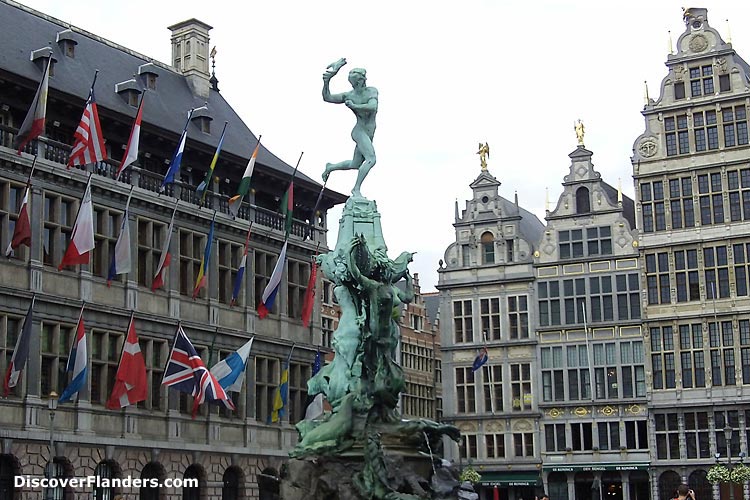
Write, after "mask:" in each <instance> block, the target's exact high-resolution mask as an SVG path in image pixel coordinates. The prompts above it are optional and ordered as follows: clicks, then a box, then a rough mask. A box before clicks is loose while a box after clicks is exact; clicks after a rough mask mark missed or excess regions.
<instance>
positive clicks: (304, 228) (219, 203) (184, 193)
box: [0, 125, 324, 239]
mask: <svg viewBox="0 0 750 500" xmlns="http://www.w3.org/2000/svg"><path fill="white" fill-rule="evenodd" d="M15 132H17V130H16V129H13V128H10V127H7V126H5V125H0V146H2V147H4V148H8V149H12V148H13V140H14V138H15ZM70 150H71V147H70V146H68V145H67V144H63V143H60V142H57V141H54V140H52V139H49V138H46V137H40V138H39V139H38V140H34V141H31V142H30V143H28V144H26V146H25V147H24V148H23V152H25V153H29V154H31V155H34V154H40V155H41V156H42V157H44V158H45V159H47V160H49V161H51V162H54V163H60V164H63V165H66V164H67V162H68V158H69V157H70ZM119 165H120V162H118V161H115V160H110V159H108V160H105V161H102V162H97V163H95V164H93V165H89V166H86V167H80V166H76V167H74V168H78V169H81V170H85V171H87V172H93V173H94V174H95V175H99V176H102V177H106V178H109V179H111V180H112V182H122V183H124V184H131V185H134V186H138V187H139V188H141V189H144V190H146V191H151V192H154V193H159V189H160V187H161V184H162V182H163V180H164V176H163V175H161V174H157V173H155V172H151V171H149V170H145V169H142V168H139V167H136V166H130V167H128V168H127V169H126V170H125V171H124V172H123V173H122V175H121V176H120V179H119V180H116V178H117V169H118V168H119ZM161 194H164V195H166V196H171V197H175V198H179V199H180V200H182V201H184V202H186V203H190V204H192V205H197V206H201V205H202V206H204V207H207V208H210V209H214V210H216V211H217V212H219V213H223V214H227V215H228V216H230V217H231V216H232V214H231V212H230V211H229V196H227V195H223V194H219V193H214V192H213V191H209V192H208V193H206V196H205V198H204V202H203V203H202V204H201V202H200V197H199V196H198V194H197V190H196V187H195V186H193V185H191V184H187V183H184V182H180V181H178V182H175V183H173V184H169V185H167V186H166V187H165V190H164V192H163V193H161ZM237 218H238V219H244V220H247V221H253V223H255V224H259V225H261V226H265V227H268V228H271V229H276V230H278V231H284V216H283V215H281V214H280V213H278V212H274V211H273V210H269V209H267V208H263V207H259V206H256V205H253V204H250V203H247V202H244V201H243V202H242V206H241V207H240V209H239V211H238V213H237ZM316 229H317V231H321V230H323V231H324V229H322V228H320V227H316ZM310 232H311V231H310V224H308V223H307V222H305V221H301V220H298V219H293V220H292V229H291V234H293V235H294V236H297V237H299V238H303V239H304V238H305V237H310V236H311V235H310Z"/></svg>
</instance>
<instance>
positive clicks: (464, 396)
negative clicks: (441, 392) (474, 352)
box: [456, 367, 477, 413]
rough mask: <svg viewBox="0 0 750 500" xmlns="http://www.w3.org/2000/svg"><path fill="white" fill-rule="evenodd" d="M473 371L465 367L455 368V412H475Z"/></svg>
mask: <svg viewBox="0 0 750 500" xmlns="http://www.w3.org/2000/svg"><path fill="white" fill-rule="evenodd" d="M476 411H477V404H476V394H475V386H474V372H473V371H472V369H471V368H470V367H469V368H466V367H460V368H456V413H476Z"/></svg>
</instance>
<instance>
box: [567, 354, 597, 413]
mask: <svg viewBox="0 0 750 500" xmlns="http://www.w3.org/2000/svg"><path fill="white" fill-rule="evenodd" d="M567 357H568V359H567V361H568V363H567V364H568V399H570V400H571V401H576V400H586V399H590V398H591V371H590V369H589V356H588V350H587V349H586V346H585V345H579V346H575V345H569V346H567Z"/></svg>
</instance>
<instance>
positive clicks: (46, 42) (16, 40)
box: [0, 0, 346, 202]
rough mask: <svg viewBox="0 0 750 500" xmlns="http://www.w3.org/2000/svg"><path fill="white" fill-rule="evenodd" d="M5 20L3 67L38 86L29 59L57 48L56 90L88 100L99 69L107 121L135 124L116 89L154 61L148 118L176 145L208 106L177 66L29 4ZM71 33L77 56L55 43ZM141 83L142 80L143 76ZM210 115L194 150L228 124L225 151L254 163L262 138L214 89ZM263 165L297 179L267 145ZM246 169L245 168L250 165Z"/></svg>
mask: <svg viewBox="0 0 750 500" xmlns="http://www.w3.org/2000/svg"><path fill="white" fill-rule="evenodd" d="M0 20H2V21H0V23H1V28H0V47H2V50H0V68H2V70H4V71H7V72H9V73H13V74H15V75H18V76H20V77H23V78H25V79H28V80H30V81H31V82H33V83H31V84H30V86H33V87H36V86H37V85H38V82H39V79H40V77H41V70H40V69H39V66H37V65H36V64H35V63H34V62H32V61H31V60H30V57H29V56H30V53H31V52H32V51H33V50H37V49H40V48H42V47H47V46H49V47H51V48H52V51H53V58H54V59H55V60H56V61H57V63H56V64H55V67H54V76H52V77H50V88H51V89H55V90H57V91H59V92H62V93H65V94H70V95H72V96H76V97H78V98H80V99H81V100H82V101H85V100H86V98H87V97H88V93H89V88H90V86H91V81H92V79H93V77H94V72H95V70H97V69H98V70H99V75H98V77H97V81H96V88H95V91H96V101H97V104H98V106H99V113H100V115H101V116H102V121H104V119H105V117H106V115H107V111H106V110H111V111H114V112H116V113H120V114H122V115H125V116H127V118H126V119H125V121H130V120H132V118H133V117H134V116H135V109H134V108H133V107H132V106H130V105H129V104H128V103H127V102H125V100H124V99H123V98H122V97H121V96H119V95H118V94H117V93H115V90H114V89H115V85H116V84H118V83H121V82H125V81H127V80H130V79H132V78H133V74H137V73H138V67H139V66H141V65H143V64H148V63H152V65H151V66H150V69H153V71H155V72H156V73H157V74H158V78H157V80H156V90H149V91H148V95H147V96H146V102H145V104H144V110H143V120H144V122H146V123H149V124H151V125H154V126H156V127H159V128H161V129H164V130H167V131H170V132H172V133H174V134H175V136H176V137H175V144H176V142H177V137H178V136H179V135H180V134H181V133H182V129H183V127H184V126H185V119H186V118H187V112H188V109H189V108H190V107H199V106H202V105H203V104H204V103H205V102H206V99H204V98H201V97H198V96H195V95H193V93H192V92H191V90H190V87H189V86H188V83H187V80H186V78H185V77H184V76H182V75H181V74H180V73H178V72H176V71H175V70H174V69H173V68H171V67H169V66H166V65H165V64H162V63H160V62H158V61H154V60H153V59H149V58H147V57H146V56H143V55H141V54H138V53H136V52H134V51H132V50H130V49H127V48H125V47H122V46H120V45H117V44H115V43H113V42H110V41H108V40H105V39H103V38H101V37H99V36H96V35H94V34H91V33H88V32H86V31H83V30H80V29H78V28H75V27H71V26H69V25H68V24H66V23H63V22H62V21H59V20H57V19H54V18H52V17H49V16H46V15H45V14H42V13H40V12H37V11H35V10H33V9H30V8H28V7H25V6H23V5H20V4H17V3H15V2H11V1H10V0H0ZM67 29H71V30H72V31H73V32H74V33H75V35H73V37H74V39H75V40H76V41H78V45H77V46H76V48H75V57H74V58H70V57H66V56H65V55H64V54H62V51H61V49H60V47H59V46H58V44H57V43H56V42H55V41H56V39H57V38H56V37H57V33H58V32H61V31H64V30H67ZM136 80H138V81H139V78H138V76H136ZM139 85H141V84H140V82H139ZM103 108H106V109H103ZM208 111H209V114H210V115H211V117H212V118H213V121H214V126H212V127H211V133H210V134H206V133H204V132H201V131H200V129H199V128H198V126H197V125H196V124H195V123H193V124H191V125H190V127H189V129H188V146H189V145H190V142H194V141H197V142H200V143H203V144H206V145H208V146H209V147H210V148H211V149H214V148H215V147H216V146H217V145H218V142H219V136H220V135H221V129H222V126H223V123H224V121H228V122H229V124H230V125H229V127H228V128H227V134H226V137H225V139H224V145H223V147H222V151H224V152H227V153H230V154H233V155H236V156H238V157H240V158H244V159H249V158H250V155H251V154H252V150H253V148H254V147H255V144H256V142H257V137H256V136H255V135H254V134H253V133H252V132H251V131H250V129H249V128H248V127H247V126H246V125H245V123H244V122H243V121H242V119H241V118H240V117H239V115H237V113H236V112H235V111H234V109H232V107H231V106H230V105H229V103H227V101H226V100H225V99H224V97H223V96H222V95H221V94H220V93H219V92H217V91H215V90H213V89H211V90H210V95H209V97H208ZM78 112H79V110H76V113H78ZM75 119H76V120H77V119H78V118H77V117H76V118H75ZM121 119H122V118H121ZM217 124H218V126H216V125H217ZM258 163H259V164H262V165H265V166H267V167H269V168H271V169H273V170H276V171H278V172H279V173H280V174H281V175H280V177H283V176H286V175H291V173H292V171H293V170H294V169H293V168H292V167H291V166H290V165H288V164H287V163H285V162H284V161H282V160H281V159H279V158H278V157H277V156H275V155H274V154H273V153H271V152H270V151H268V150H267V149H266V148H264V147H263V145H262V144H261V148H260V150H259V151H258ZM242 168H243V169H244V165H243V166H242ZM241 174H242V172H238V175H241ZM297 179H299V180H303V181H307V182H308V183H311V184H313V185H314V186H317V188H318V189H320V187H321V185H320V184H319V183H318V182H317V181H315V180H313V179H311V178H309V177H308V176H306V175H304V174H303V173H301V172H297ZM326 194H327V195H328V196H330V197H333V198H334V199H337V200H338V202H342V201H344V200H345V199H346V196H344V195H342V194H340V193H336V192H334V191H331V190H328V189H326Z"/></svg>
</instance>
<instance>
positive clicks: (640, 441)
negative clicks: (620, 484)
mask: <svg viewBox="0 0 750 500" xmlns="http://www.w3.org/2000/svg"><path fill="white" fill-rule="evenodd" d="M646 427H647V426H646V421H645V420H625V421H622V422H620V421H608V422H596V423H594V422H568V423H563V424H545V425H544V442H545V448H546V451H547V452H556V451H592V450H594V449H599V450H620V449H623V450H626V449H627V450H647V449H648V433H647V431H646Z"/></svg>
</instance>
